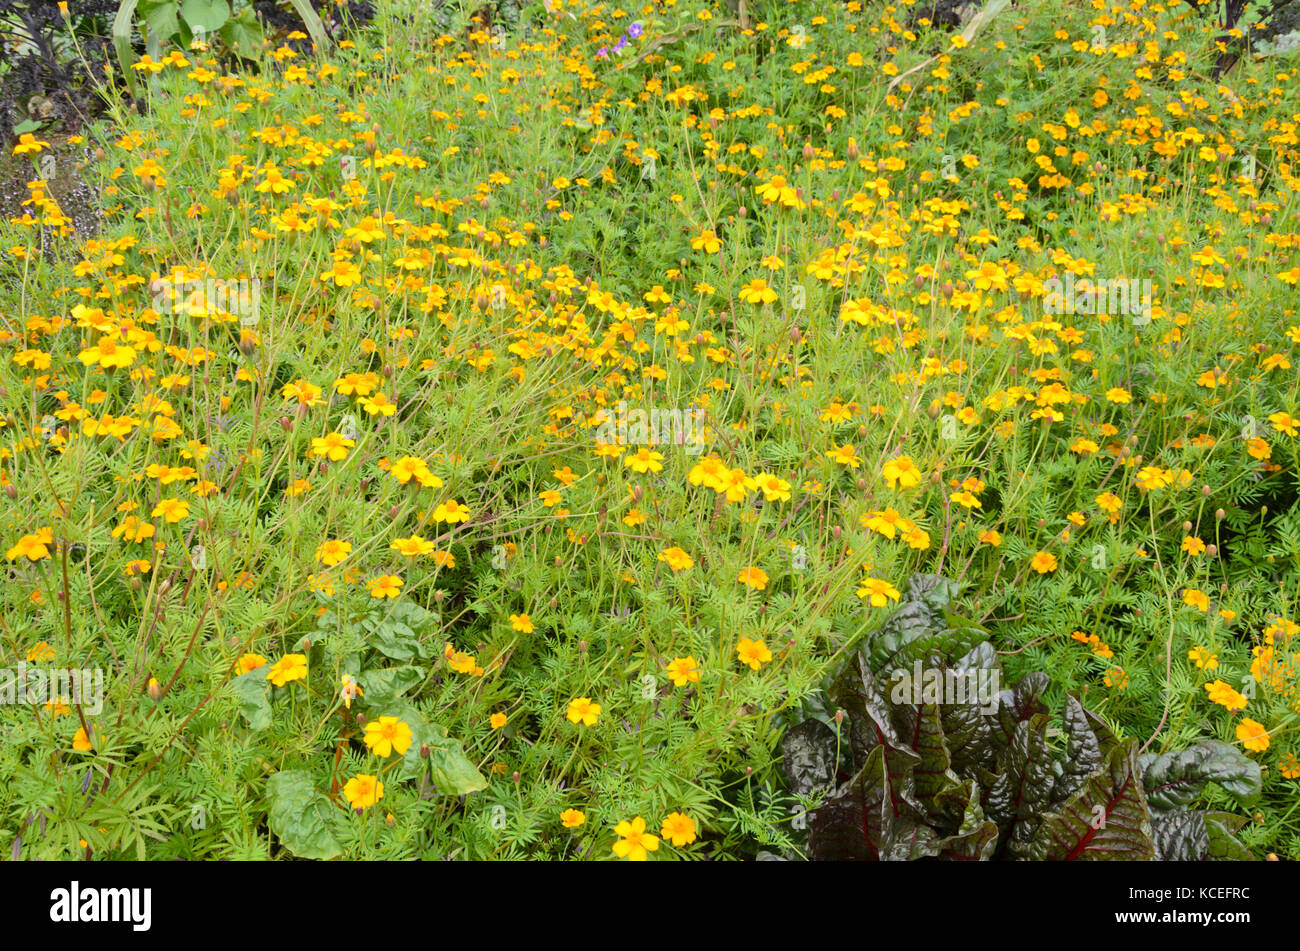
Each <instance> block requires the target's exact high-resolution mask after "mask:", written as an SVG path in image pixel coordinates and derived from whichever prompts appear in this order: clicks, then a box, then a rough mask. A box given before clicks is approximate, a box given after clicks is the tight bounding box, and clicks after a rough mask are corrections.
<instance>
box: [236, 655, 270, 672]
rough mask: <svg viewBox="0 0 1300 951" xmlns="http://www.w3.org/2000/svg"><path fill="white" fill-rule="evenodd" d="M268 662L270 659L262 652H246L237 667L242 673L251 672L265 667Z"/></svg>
mask: <svg viewBox="0 0 1300 951" xmlns="http://www.w3.org/2000/svg"><path fill="white" fill-rule="evenodd" d="M268 663H270V661H268V660H267V659H266V658H265V657H263V656H262V655H261V654H245V655H244V656H242V657H240V658H239V663H238V666H237V668H236V669H237V670H238V671H239V673H240V674H241V675H242V674H251V673H252V672H253V671H255V670H259V669H261V668H262V667H265V666H266V665H267V664H268Z"/></svg>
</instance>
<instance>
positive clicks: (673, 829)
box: [659, 812, 695, 849]
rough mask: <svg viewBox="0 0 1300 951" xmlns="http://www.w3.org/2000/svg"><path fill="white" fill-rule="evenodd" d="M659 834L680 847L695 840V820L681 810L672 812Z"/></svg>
mask: <svg viewBox="0 0 1300 951" xmlns="http://www.w3.org/2000/svg"><path fill="white" fill-rule="evenodd" d="M659 834H660V835H661V836H663V837H664V838H665V839H667V840H668V841H669V842H671V843H672V844H673V845H674V846H675V847H677V848H679V849H680V848H681V847H682V846H683V845H690V844H691V843H692V842H694V841H695V820H694V819H692V818H691V817H690V816H687V815H685V814H683V813H680V812H670V813H668V815H667V817H666V818H665V819H664V824H663V826H662V828H660V830H659Z"/></svg>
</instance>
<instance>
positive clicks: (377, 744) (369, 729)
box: [365, 717, 411, 757]
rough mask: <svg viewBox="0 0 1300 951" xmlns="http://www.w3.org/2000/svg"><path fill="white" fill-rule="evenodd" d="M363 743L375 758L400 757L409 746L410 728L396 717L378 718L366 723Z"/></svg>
mask: <svg viewBox="0 0 1300 951" xmlns="http://www.w3.org/2000/svg"><path fill="white" fill-rule="evenodd" d="M365 741H366V748H367V749H369V750H370V752H372V753H374V754H375V755H376V756H384V757H387V756H391V755H392V754H393V753H394V752H396V753H397V755H398V756H402V755H404V754H405V753H406V751H407V749H409V748H410V746H411V728H410V727H409V726H407V725H406V724H405V723H404V722H402V721H401V720H399V719H397V717H379V718H378V719H375V720H370V721H368V722H367V723H366V735H365Z"/></svg>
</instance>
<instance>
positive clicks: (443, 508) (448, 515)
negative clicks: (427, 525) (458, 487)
mask: <svg viewBox="0 0 1300 951" xmlns="http://www.w3.org/2000/svg"><path fill="white" fill-rule="evenodd" d="M469 514H470V512H469V509H467V508H466V507H465V506H463V505H461V504H460V503H459V502H457V501H456V500H455V499H448V500H447V501H446V502H443V503H442V504H441V505H439V506H438V507H437V508H436V509H434V510H433V520H434V521H435V522H450V523H452V524H453V525H454V524H455V523H456V522H467V521H469Z"/></svg>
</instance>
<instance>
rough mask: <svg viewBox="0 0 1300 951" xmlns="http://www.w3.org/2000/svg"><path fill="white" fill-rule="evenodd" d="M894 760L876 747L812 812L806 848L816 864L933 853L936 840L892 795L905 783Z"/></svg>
mask: <svg viewBox="0 0 1300 951" xmlns="http://www.w3.org/2000/svg"><path fill="white" fill-rule="evenodd" d="M896 752H901V751H896ZM891 760H892V761H894V765H892V766H891V765H890V762H891ZM902 761H904V762H905V761H906V757H903V760H902ZM898 762H899V761H898V760H896V759H895V758H894V757H886V755H885V748H884V747H882V746H877V747H876V748H875V749H874V750H872V752H871V755H870V756H869V757H868V758H867V762H866V765H864V766H863V767H862V769H861V771H860V772H859V773H858V774H857V775H856V776H854V778H853V779H851V780H850V781H849V782H847V783H845V784H844V786H843V787H841V789H840V790H839V791H838V792H837V793H836V795H835V796H833V797H831V799H830V800H829V801H827V802H826V804H825V805H823V806H822V807H821V808H820V809H817V810H816V811H815V812H814V813H813V814H812V823H811V825H810V826H809V836H808V850H809V854H810V855H811V856H812V857H813V858H814V859H815V860H819V861H827V860H829V861H844V860H864V861H906V860H912V859H918V858H924V857H927V856H934V855H937V854H938V852H939V845H940V842H941V841H942V838H941V836H939V835H938V833H937V832H936V831H935V830H934V829H933V828H931V827H930V826H929V825H928V824H927V823H926V821H925V817H924V815H922V814H921V813H920V811H919V810H917V809H916V808H915V807H914V806H913V805H912V804H911V803H909V802H908V801H907V799H906V798H905V797H902V796H899V795H897V794H896V790H897V789H898V788H899V787H900V786H902V785H905V780H906V777H905V776H901V775H897V769H898Z"/></svg>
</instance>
